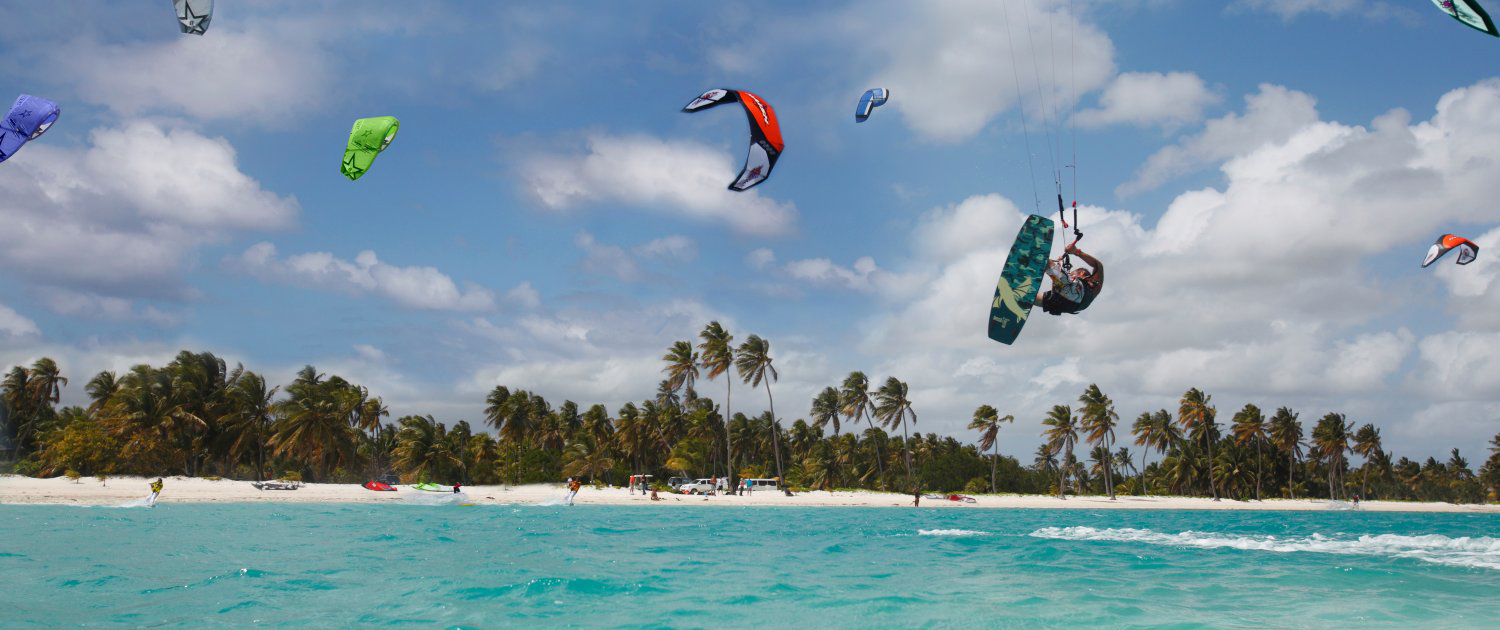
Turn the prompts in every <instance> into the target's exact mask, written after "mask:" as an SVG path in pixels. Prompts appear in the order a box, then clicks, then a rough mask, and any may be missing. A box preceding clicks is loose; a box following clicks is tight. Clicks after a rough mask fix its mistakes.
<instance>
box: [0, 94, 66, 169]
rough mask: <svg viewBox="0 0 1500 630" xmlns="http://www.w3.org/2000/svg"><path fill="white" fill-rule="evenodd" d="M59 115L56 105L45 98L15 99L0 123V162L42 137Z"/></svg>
mask: <svg viewBox="0 0 1500 630" xmlns="http://www.w3.org/2000/svg"><path fill="white" fill-rule="evenodd" d="M59 113H60V112H59V111H58V109H57V103H54V102H52V101H49V100H47V99H45V98H40V97H36V96H32V95H30V94H22V95H21V96H20V98H17V99H16V104H14V105H11V106H10V113H9V114H6V115H5V120H4V121H0V162H4V161H5V160H6V159H8V158H9V157H10V156H12V155H15V154H16V151H19V150H21V145H24V144H26V143H27V142H28V141H31V140H35V139H37V138H40V137H42V134H43V133H45V132H46V131H47V128H48V127H51V126H52V123H55V122H57V115H58V114H59Z"/></svg>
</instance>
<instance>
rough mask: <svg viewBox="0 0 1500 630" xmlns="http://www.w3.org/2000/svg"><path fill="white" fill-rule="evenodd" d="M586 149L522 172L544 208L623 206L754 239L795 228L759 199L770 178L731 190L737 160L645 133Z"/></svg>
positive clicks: (792, 219)
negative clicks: (714, 225)
mask: <svg viewBox="0 0 1500 630" xmlns="http://www.w3.org/2000/svg"><path fill="white" fill-rule="evenodd" d="M587 145H588V149H587V152H585V153H583V154H581V155H551V156H541V157H536V158H533V159H531V160H528V162H527V164H526V166H524V167H523V168H522V173H521V177H522V180H523V181H524V182H525V183H526V186H527V187H528V189H529V191H530V193H531V194H532V195H533V196H534V197H535V198H536V199H537V201H538V202H540V203H541V205H542V206H544V207H546V208H549V209H553V210H562V209H566V208H571V207H575V206H578V205H582V204H592V203H624V204H629V205H634V206H642V207H644V208H646V209H649V210H650V211H655V212H666V213H669V214H673V215H677V216H681V217H685V218H689V219H694V220H698V221H710V222H718V223H724V224H727V225H729V226H730V227H731V228H733V229H735V230H736V231H740V232H744V233H748V234H756V235H778V234H785V233H787V232H789V231H791V229H792V227H793V225H794V224H795V223H796V217H797V210H796V207H795V206H793V205H792V204H790V203H781V202H777V201H773V200H771V199H769V198H766V197H762V196H761V195H760V192H759V191H760V190H762V189H763V188H764V187H765V186H768V185H772V183H773V182H774V177H775V176H774V175H773V176H772V180H769V181H768V182H767V184H762V185H761V186H762V188H757V189H754V190H750V191H746V192H735V191H732V190H729V189H728V188H727V186H728V185H729V182H731V181H733V180H734V176H735V174H736V173H738V172H739V164H740V163H739V162H735V161H733V160H732V159H731V157H730V156H729V155H728V154H726V153H724V152H723V151H720V150H716V149H713V148H711V147H709V146H707V145H703V144H699V143H697V142H691V141H671V140H661V139H658V138H653V137H650V136H644V135H635V136H609V135H594V136H591V137H589V138H588V140H587Z"/></svg>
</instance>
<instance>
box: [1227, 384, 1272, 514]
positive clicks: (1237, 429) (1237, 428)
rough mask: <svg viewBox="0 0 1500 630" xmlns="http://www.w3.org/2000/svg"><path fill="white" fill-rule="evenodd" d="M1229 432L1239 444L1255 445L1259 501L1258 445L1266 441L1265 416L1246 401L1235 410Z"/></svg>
mask: <svg viewBox="0 0 1500 630" xmlns="http://www.w3.org/2000/svg"><path fill="white" fill-rule="evenodd" d="M1230 432H1231V433H1232V434H1233V435H1234V441H1235V443H1237V444H1239V445H1240V446H1244V445H1246V444H1254V445H1255V500H1256V501H1260V500H1261V498H1260V471H1261V468H1260V445H1261V443H1262V442H1264V441H1266V416H1265V414H1263V413H1261V412H1260V407H1257V406H1255V405H1252V404H1249V403H1246V404H1245V406H1244V407H1243V408H1241V409H1240V410H1239V411H1237V412H1235V414H1234V425H1233V426H1232V427H1231V428H1230Z"/></svg>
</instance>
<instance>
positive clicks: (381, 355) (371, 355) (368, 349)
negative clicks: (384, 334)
mask: <svg viewBox="0 0 1500 630" xmlns="http://www.w3.org/2000/svg"><path fill="white" fill-rule="evenodd" d="M354 352H355V353H356V354H358V355H359V356H360V357H361V358H363V359H366V360H368V361H385V352H384V351H382V350H381V349H380V348H376V347H375V346H372V345H370V344H367V343H357V344H354Z"/></svg>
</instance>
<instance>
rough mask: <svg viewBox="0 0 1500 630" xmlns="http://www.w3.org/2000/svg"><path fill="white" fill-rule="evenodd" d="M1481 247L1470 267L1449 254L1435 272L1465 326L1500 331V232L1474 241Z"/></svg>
mask: <svg viewBox="0 0 1500 630" xmlns="http://www.w3.org/2000/svg"><path fill="white" fill-rule="evenodd" d="M1469 240H1471V241H1473V242H1474V244H1475V245H1478V246H1479V254H1480V255H1479V256H1477V257H1475V258H1474V260H1473V261H1472V262H1470V263H1469V264H1467V265H1463V266H1459V265H1457V264H1454V260H1456V256H1457V252H1448V255H1447V256H1444V257H1443V258H1442V259H1441V260H1439V261H1438V262H1436V263H1433V265H1432V266H1431V267H1428V268H1427V271H1430V272H1432V274H1433V275H1435V276H1437V277H1438V279H1440V280H1442V282H1443V284H1444V285H1446V286H1447V288H1448V294H1449V299H1448V304H1449V308H1450V310H1452V311H1454V312H1455V313H1456V314H1457V315H1458V321H1459V323H1460V324H1461V325H1463V326H1465V327H1468V328H1476V329H1483V330H1500V257H1496V256H1495V254H1494V252H1500V228H1496V229H1493V230H1490V231H1488V232H1485V233H1484V234H1481V235H1479V236H1477V237H1474V238H1470V239H1469Z"/></svg>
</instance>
